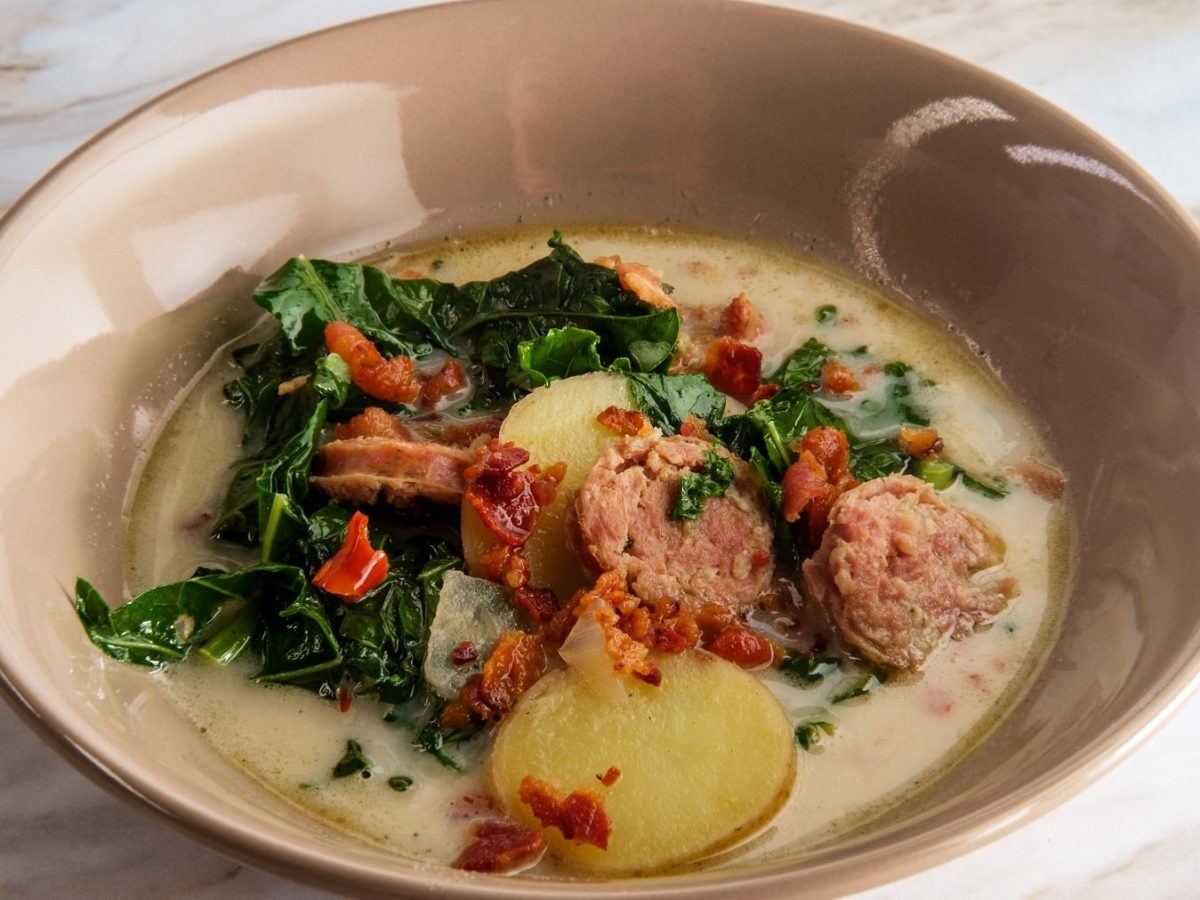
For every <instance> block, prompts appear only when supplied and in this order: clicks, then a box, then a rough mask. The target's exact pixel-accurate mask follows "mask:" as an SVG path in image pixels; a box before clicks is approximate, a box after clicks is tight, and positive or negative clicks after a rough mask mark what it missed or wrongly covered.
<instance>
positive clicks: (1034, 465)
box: [1008, 456, 1067, 500]
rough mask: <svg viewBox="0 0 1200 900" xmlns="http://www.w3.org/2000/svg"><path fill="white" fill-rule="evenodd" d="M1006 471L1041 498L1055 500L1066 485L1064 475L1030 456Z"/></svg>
mask: <svg viewBox="0 0 1200 900" xmlns="http://www.w3.org/2000/svg"><path fill="white" fill-rule="evenodd" d="M1008 472H1009V474H1011V475H1013V476H1014V477H1016V478H1018V479H1020V480H1021V481H1022V482H1024V483H1025V485H1026V487H1028V488H1029V489H1030V490H1031V491H1033V493H1034V495H1035V496H1038V497H1041V498H1042V499H1043V500H1057V499H1058V498H1059V497H1061V496H1062V494H1063V489H1064V488H1066V486H1067V476H1066V475H1064V474H1063V473H1062V472H1060V471H1059V470H1058V469H1055V468H1053V467H1052V466H1048V465H1046V464H1045V463H1043V462H1038V461H1037V460H1036V459H1034V458H1033V457H1031V456H1027V457H1025V458H1024V459H1023V460H1021V462H1020V463H1019V464H1017V465H1015V466H1013V467H1011V468H1010V469H1009V470H1008Z"/></svg>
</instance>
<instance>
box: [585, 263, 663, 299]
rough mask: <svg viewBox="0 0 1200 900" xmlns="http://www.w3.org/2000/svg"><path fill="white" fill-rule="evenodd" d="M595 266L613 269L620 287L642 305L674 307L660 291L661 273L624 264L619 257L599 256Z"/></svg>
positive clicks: (640, 266) (632, 264)
mask: <svg viewBox="0 0 1200 900" xmlns="http://www.w3.org/2000/svg"><path fill="white" fill-rule="evenodd" d="M595 262H596V265H598V266H604V268H606V269H614V270H616V273H617V278H618V280H620V282H621V287H623V288H625V290H627V291H629V292H630V293H632V294H636V295H637V298H638V299H639V300H641V301H642V302H643V303H646V304H649V305H650V306H657V307H660V308H662V309H666V308H668V307H671V306H674V305H675V301H674V300H672V299H671V298H670V296H669V295H668V294H667V293H666V292H665V291H664V290H663V289H662V273H660V272H656V271H654V270H653V269H651V268H648V267H646V266H643V265H642V264H641V263H624V262H621V257H619V256H601V257H600V258H599V259H597V260H595Z"/></svg>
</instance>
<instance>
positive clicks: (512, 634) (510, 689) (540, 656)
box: [442, 631, 546, 723]
mask: <svg viewBox="0 0 1200 900" xmlns="http://www.w3.org/2000/svg"><path fill="white" fill-rule="evenodd" d="M545 667H546V653H545V650H544V649H543V647H542V638H541V636H540V635H536V634H527V633H526V632H524V631H506V632H504V633H503V634H502V635H500V640H498V641H497V642H496V646H495V647H493V648H492V652H491V654H490V655H489V656H488V658H487V662H485V663H484V664H483V674H482V675H476V676H475V677H474V678H472V679H471V680H470V681H468V682H467V683H466V684H465V685H463V689H462V691H461V692H460V693H459V696H458V701H457V703H454V704H450V705H449V706H447V707H446V709H445V710H443V712H442V721H443V723H445V722H446V721H447V719H446V715H447V713H448V712H449V714H450V716H451V717H454V718H455V720H456V721H457V720H461V717H462V712H463V711H462V710H457V709H455V707H456V706H459V705H461V706H462V707H464V708H465V712H466V714H467V717H468V721H470V719H472V718H473V719H478V720H483V721H488V720H489V719H498V718H500V717H501V716H503V715H505V714H506V713H508V712H511V711H512V708H513V706H515V705H516V702H517V698H519V697H520V696H521V695H522V694H524V693H525V692H526V691H527V690H529V689H530V688H531V687H533V683H534V682H535V681H537V680H538V678H540V677H541V675H542V670H543V669H545Z"/></svg>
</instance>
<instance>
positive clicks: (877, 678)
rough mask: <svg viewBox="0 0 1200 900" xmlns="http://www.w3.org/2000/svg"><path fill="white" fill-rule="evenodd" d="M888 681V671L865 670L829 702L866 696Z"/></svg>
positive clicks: (841, 701)
mask: <svg viewBox="0 0 1200 900" xmlns="http://www.w3.org/2000/svg"><path fill="white" fill-rule="evenodd" d="M886 681H887V673H886V672H883V671H876V670H871V671H869V672H865V673H863V674H862V675H860V676H859V677H857V678H856V679H854V680H853V681H852V682H850V684H848V685H847V686H846V687H845V688H844V689H843V690H841V691H839V692H838V693H837V694H835V695H834V696H833V698H832V699H831V700H830V701H829V702H830V703H845V702H846V701H848V700H854V699H856V698H858V697H866V696H868V695H869V694H871V693H873V692H874V691H875V689H876V688H878V687H879V686H880V685H881V684H883V683H884V682H886Z"/></svg>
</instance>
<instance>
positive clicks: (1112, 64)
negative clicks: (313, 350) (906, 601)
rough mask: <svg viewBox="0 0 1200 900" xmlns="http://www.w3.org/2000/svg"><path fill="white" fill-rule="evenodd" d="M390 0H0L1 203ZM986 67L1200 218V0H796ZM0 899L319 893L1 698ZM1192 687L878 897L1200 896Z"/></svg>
mask: <svg viewBox="0 0 1200 900" xmlns="http://www.w3.org/2000/svg"><path fill="white" fill-rule="evenodd" d="M411 5H416V4H413V3H411V2H399V3H397V2H387V0H341V2H338V3H333V2H330V0H294V2H286V0H205V2H203V3H201V2H198V0H197V2H193V0H0V210H3V209H4V208H7V207H8V206H9V205H11V204H12V202H13V201H14V200H15V199H16V198H17V197H18V196H19V195H20V194H21V193H22V192H23V191H24V190H25V189H26V188H28V187H29V185H30V184H32V182H33V181H34V180H35V179H36V178H37V177H39V176H40V175H41V174H42V173H43V172H44V171H45V170H47V169H48V168H50V167H51V166H52V165H53V164H54V163H55V162H56V161H57V160H59V159H60V158H61V157H62V156H63V155H65V154H66V153H67V152H69V151H70V150H71V149H72V148H73V147H74V146H76V145H77V144H79V143H80V142H81V141H83V140H84V139H86V138H87V137H88V136H89V135H91V134H92V133H94V132H95V131H97V130H98V129H99V128H101V127H103V126H104V125H106V124H107V123H108V122H110V121H111V120H113V119H115V118H116V117H118V116H120V115H122V114H123V113H125V112H127V111H128V110H130V109H132V108H133V107H135V106H136V105H137V104H139V103H140V102H142V101H144V100H146V99H149V98H150V97H152V96H154V95H155V94H157V93H159V92H161V91H163V90H165V89H166V88H168V87H170V86H172V85H174V84H177V83H178V82H180V81H181V80H183V79H185V78H187V77H189V76H191V75H195V74H197V73H199V72H201V71H204V70H205V69H208V68H210V67H212V66H214V65H217V64H219V63H222V62H225V61H227V60H229V59H232V58H234V57H236V56H238V55H241V54H243V53H246V52H249V51H251V50H254V49H256V48H259V47H262V46H265V45H267V44H270V43H273V42H275V41H278V40H282V39H284V38H288V37H292V36H294V35H297V34H301V33H304V32H306V31H311V30H314V29H316V28H320V27H323V26H326V25H330V24H334V23H336V22H339V21H345V20H348V19H352V18H358V17H361V16H366V15H371V14H374V13H378V12H384V11H388V10H391V9H395V8H398V7H405V6H411ZM785 5H791V6H795V7H797V8H801V9H809V10H815V11H818V12H824V13H827V14H830V15H834V16H838V17H841V18H845V19H848V20H851V21H855V22H859V23H862V24H866V25H870V26H873V27H876V28H881V29H884V30H888V31H892V32H894V33H896V34H899V35H902V36H905V37H909V38H913V39H916V40H919V41H922V42H924V43H927V44H930V45H932V46H934V47H937V48H939V49H942V50H945V51H947V52H950V53H953V54H955V55H958V56H961V57H963V58H966V59H968V60H971V61H973V62H976V63H979V64H981V65H983V66H986V67H988V68H991V69H993V70H994V71H997V72H999V73H1000V74H1003V75H1005V76H1007V77H1009V78H1011V79H1013V80H1015V81H1017V82H1019V83H1021V84H1024V85H1026V86H1027V87H1030V88H1033V89H1034V90H1036V91H1038V92H1039V93H1041V94H1042V95H1043V96H1045V97H1046V98H1047V99H1049V100H1051V101H1052V102H1054V103H1056V104H1058V105H1060V106H1062V107H1064V108H1066V109H1067V110H1069V111H1070V112H1072V113H1074V114H1075V115H1076V116H1077V117H1078V118H1080V119H1082V120H1083V121H1084V122H1087V123H1088V124H1090V125H1091V126H1093V127H1094V128H1095V129H1096V130H1098V131H1100V132H1101V133H1102V134H1104V135H1105V136H1107V137H1108V138H1109V139H1110V140H1112V141H1113V142H1114V143H1115V144H1117V145H1118V146H1119V147H1121V148H1122V149H1124V150H1125V151H1126V152H1127V153H1129V154H1130V155H1131V156H1132V157H1133V158H1135V159H1137V160H1138V161H1139V162H1140V163H1141V164H1142V165H1143V166H1144V167H1145V168H1146V169H1147V170H1148V171H1149V172H1150V173H1151V175H1153V176H1154V177H1155V178H1157V179H1158V180H1159V181H1160V182H1162V183H1163V184H1164V185H1165V186H1166V187H1167V189H1168V190H1170V191H1171V192H1172V193H1173V194H1175V196H1176V197H1177V198H1178V199H1179V200H1180V201H1181V202H1182V203H1183V205H1184V206H1185V207H1187V208H1188V209H1190V210H1192V211H1193V212H1194V213H1197V214H1200V157H1198V156H1197V150H1198V149H1200V3H1198V2H1196V0H1138V2H1128V0H1125V2H1123V0H1078V2H1062V0H791V2H789V3H787V4H785ZM0 732H2V733H4V734H5V735H6V739H5V740H4V742H3V743H2V744H0V895H2V896H5V897H37V898H41V897H83V896H87V897H132V898H138V897H152V896H153V897H161V896H180V897H182V896H186V897H196V898H217V897H227V896H231V895H232V896H256V897H318V896H325V895H323V894H318V893H317V892H315V891H312V890H309V889H306V888H303V887H301V886H298V885H295V884H291V883H289V882H286V881H283V880H281V879H279V878H276V877H274V876H271V875H267V874H265V873H262V872H258V871H256V870H253V869H249V868H247V867H245V866H242V865H239V864H237V863H234V862H232V861H230V860H228V859H226V858H224V857H222V856H219V855H218V854H216V853H213V852H211V851H209V850H206V849H204V848H202V847H200V846H199V845H197V844H195V843H194V842H193V841H191V840H190V839H188V838H186V837H183V836H180V835H177V834H175V833H174V832H172V831H170V830H169V829H167V828H164V826H163V825H162V824H161V823H160V822H159V821H158V820H156V819H152V818H150V817H148V816H147V815H145V814H143V813H141V812H139V811H137V810H135V809H133V808H131V807H129V806H127V805H125V804H123V803H121V802H120V801H118V800H116V799H113V798H112V797H110V796H109V795H108V794H106V793H105V792H103V791H102V790H100V789H99V788H97V787H95V786H94V785H93V784H91V783H90V782H88V781H87V780H86V779H85V778H83V777H82V776H81V775H79V774H77V773H76V772H75V771H74V770H73V769H71V768H70V767H69V766H68V765H67V764H66V763H65V762H63V761H61V760H60V759H59V758H58V757H57V756H55V755H54V754H53V753H52V752H51V751H50V750H48V749H46V748H45V747H44V746H43V745H42V744H41V743H40V742H39V741H38V739H37V738H35V737H34V736H33V734H31V733H30V732H28V731H27V730H26V729H25V728H24V726H23V725H21V724H20V722H19V721H18V720H17V719H16V717H15V715H14V714H13V713H12V712H11V711H10V710H9V709H8V708H7V707H4V706H3V705H0ZM1198 746H1200V697H1195V698H1193V699H1192V700H1191V701H1190V702H1189V703H1187V704H1186V705H1184V707H1183V708H1182V710H1181V711H1180V712H1179V713H1178V714H1177V716H1176V717H1175V718H1174V719H1173V720H1172V721H1171V722H1169V723H1168V724H1167V725H1166V726H1165V727H1164V728H1163V729H1162V730H1161V731H1160V732H1159V733H1158V734H1156V735H1154V736H1153V737H1151V738H1150V740H1149V741H1148V742H1147V743H1146V744H1145V746H1143V747H1142V748H1141V749H1140V750H1139V751H1138V752H1137V753H1136V754H1134V755H1133V756H1132V757H1131V758H1130V759H1128V760H1127V761H1125V762H1124V763H1123V764H1122V765H1120V766H1119V767H1118V768H1117V769H1116V770H1115V771H1113V772H1111V773H1110V774H1108V775H1107V776H1105V777H1104V778H1103V779H1101V780H1100V781H1099V782H1098V783H1096V784H1094V785H1093V786H1091V787H1090V788H1088V789H1087V790H1085V791H1084V792H1083V793H1081V794H1080V795H1078V796H1077V797H1075V798H1074V799H1072V800H1070V801H1068V802H1067V803H1065V804H1063V805H1062V806H1061V807H1059V808H1058V809H1056V810H1055V811H1053V812H1051V813H1050V814H1048V815H1046V816H1045V817H1043V818H1042V819H1040V820H1038V821H1037V822H1035V823H1033V824H1032V825H1030V826H1028V827H1026V828H1024V829H1021V830H1019V831H1017V832H1015V833H1013V834H1011V835H1009V836H1007V837H1005V838H1002V839H1001V840H999V841H997V842H995V843H993V844H991V845H989V846H987V847H985V848H983V849H981V850H979V851H976V852H975V853H972V854H970V855H969V856H966V857H963V858H960V859H958V860H955V861H953V862H951V863H948V864H946V865H943V866H940V867H938V868H936V869H933V870H930V871H927V872H924V873H922V874H920V875H917V876H914V877H912V878H909V879H906V880H904V881H901V882H898V883H896V884H892V885H889V886H887V887H885V888H881V889H878V890H876V891H873V892H870V893H869V894H868V895H864V896H870V897H873V898H885V897H886V898H892V897H899V898H907V897H912V898H916V897H925V896H939V895H947V896H967V895H969V896H972V897H976V898H1033V897H1038V898H1042V897H1051V898H1068V897H1088V898H1110V897H1111V898H1116V897H1128V896H1134V897H1139V898H1142V897H1149V898H1168V897H1169V898H1176V897H1178V898H1185V897H1197V896H1200V886H1198V882H1200V773H1198V772H1197V766H1196V763H1197V762H1198V761H1200V752H1198V751H1197V749H1196V748H1197V747H1198Z"/></svg>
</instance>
